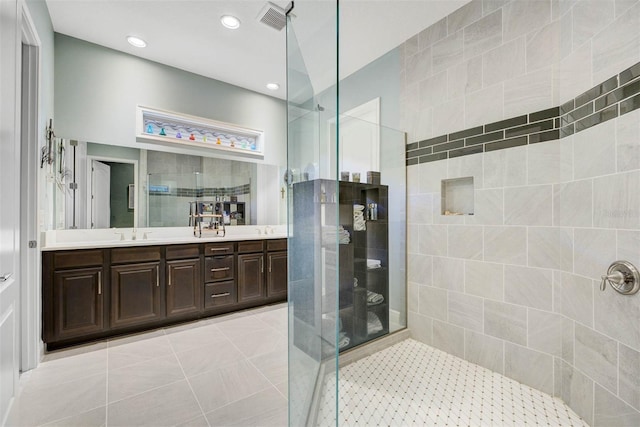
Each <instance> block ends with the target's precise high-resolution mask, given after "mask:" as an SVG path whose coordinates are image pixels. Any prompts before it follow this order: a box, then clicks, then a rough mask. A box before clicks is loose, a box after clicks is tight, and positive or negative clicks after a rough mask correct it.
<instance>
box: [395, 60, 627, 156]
mask: <svg viewBox="0 0 640 427" xmlns="http://www.w3.org/2000/svg"><path fill="white" fill-rule="evenodd" d="M639 77H640V62H639V63H637V64H635V65H633V66H632V67H629V68H627V69H626V70H624V71H622V72H621V73H620V74H617V75H615V76H613V77H611V78H610V79H608V80H606V81H604V82H603V83H601V84H599V85H597V86H595V87H593V88H591V89H589V90H588V91H586V92H584V93H582V94H580V95H578V96H576V97H575V98H574V99H572V100H570V101H569V102H566V103H564V104H562V105H561V106H559V107H553V108H548V109H546V110H542V111H536V112H534V113H530V114H525V115H522V116H518V117H513V118H510V119H506V120H501V121H499V122H495V123H489V124H486V125H483V126H476V127H473V128H470V129H465V130H462V131H459V132H454V133H450V134H447V135H440V136H437V137H435V138H430V139H425V140H423V141H418V142H413V143H411V144H407V148H406V159H407V166H411V165H417V164H419V163H425V162H433V161H436V160H444V159H452V158H454V157H460V156H466V155H469V154H476V153H483V152H484V153H486V152H490V151H495V150H504V149H505V148H512V147H518V146H521V145H528V144H537V143H539V142H545V141H554V140H557V139H560V138H564V137H566V136H569V135H573V134H574V133H578V132H581V131H583V130H585V129H588V128H590V127H592V126H595V125H598V124H600V123H603V122H606V121H607V120H611V119H614V118H616V117H619V116H621V115H623V114H626V113H628V112H630V111H633V110H636V109H638V108H640V78H639Z"/></svg>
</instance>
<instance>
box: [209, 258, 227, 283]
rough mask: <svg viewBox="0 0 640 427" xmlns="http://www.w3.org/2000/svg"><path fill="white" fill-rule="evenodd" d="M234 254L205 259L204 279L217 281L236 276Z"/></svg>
mask: <svg viewBox="0 0 640 427" xmlns="http://www.w3.org/2000/svg"><path fill="white" fill-rule="evenodd" d="M233 274H234V270H233V255H226V256H216V257H206V258H205V261H204V281H205V282H216V281H218V280H230V279H233V277H234V275H233Z"/></svg>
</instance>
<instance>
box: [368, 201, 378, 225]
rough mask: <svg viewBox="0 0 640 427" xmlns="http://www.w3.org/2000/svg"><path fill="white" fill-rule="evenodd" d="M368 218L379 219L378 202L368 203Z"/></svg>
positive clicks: (370, 219) (371, 219)
mask: <svg viewBox="0 0 640 427" xmlns="http://www.w3.org/2000/svg"><path fill="white" fill-rule="evenodd" d="M367 219H368V220H369V221H377V220H378V204H377V203H369V204H368V205H367Z"/></svg>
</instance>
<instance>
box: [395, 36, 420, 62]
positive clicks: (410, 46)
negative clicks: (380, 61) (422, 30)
mask: <svg viewBox="0 0 640 427" xmlns="http://www.w3.org/2000/svg"><path fill="white" fill-rule="evenodd" d="M418 40H419V38H418V35H415V36H413V37H409V38H408V39H407V41H405V42H404V43H403V44H402V47H403V49H402V53H401V56H400V59H401V60H402V62H401V64H402V66H403V69H406V67H407V63H406V62H405V61H407V59H408V58H410V57H412V56H413V55H415V54H416V53H418V52H419V51H420V46H419V45H418Z"/></svg>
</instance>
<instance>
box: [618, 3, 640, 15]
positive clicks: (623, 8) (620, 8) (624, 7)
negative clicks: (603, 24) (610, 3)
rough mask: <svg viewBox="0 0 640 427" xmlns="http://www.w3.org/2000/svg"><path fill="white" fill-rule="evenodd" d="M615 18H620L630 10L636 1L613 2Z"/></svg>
mask: <svg viewBox="0 0 640 427" xmlns="http://www.w3.org/2000/svg"><path fill="white" fill-rule="evenodd" d="M614 3H615V9H616V18H618V17H620V16H621V15H622V14H624V13H625V12H626V11H627V10H629V9H631V8H632V7H633V6H634V5H635V4H636V3H638V0H615V2H614Z"/></svg>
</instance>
